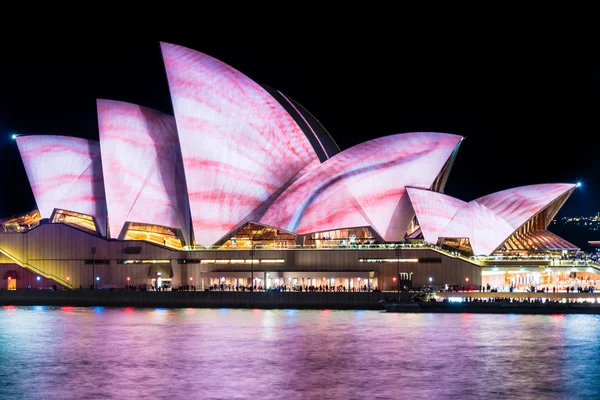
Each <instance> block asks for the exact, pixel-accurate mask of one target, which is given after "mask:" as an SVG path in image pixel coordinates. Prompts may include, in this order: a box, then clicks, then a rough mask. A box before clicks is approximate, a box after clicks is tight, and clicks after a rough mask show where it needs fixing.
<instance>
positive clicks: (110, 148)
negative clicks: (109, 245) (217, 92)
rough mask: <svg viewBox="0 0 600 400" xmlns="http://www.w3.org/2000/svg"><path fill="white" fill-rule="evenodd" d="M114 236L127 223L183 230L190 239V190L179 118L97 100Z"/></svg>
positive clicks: (108, 202) (139, 107)
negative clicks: (177, 124) (184, 169)
mask: <svg viewBox="0 0 600 400" xmlns="http://www.w3.org/2000/svg"><path fill="white" fill-rule="evenodd" d="M98 128H99V131H100V146H101V149H102V168H103V170H104V177H105V178H104V181H105V188H106V202H107V208H108V217H109V218H108V220H109V226H110V236H111V237H115V238H116V237H119V235H120V233H121V230H122V229H123V226H124V225H125V223H126V222H138V223H145V224H153V225H160V226H165V227H169V228H175V229H180V230H181V232H182V233H183V236H184V238H185V240H186V242H188V243H189V232H188V231H189V229H188V225H189V224H188V223H187V220H186V216H187V215H188V209H189V208H188V205H187V195H186V189H185V177H184V174H183V163H182V161H181V155H180V150H179V141H178V137H177V129H176V127H175V119H174V118H173V117H171V116H169V115H165V114H162V113H160V112H158V111H154V110H151V109H148V108H145V107H141V106H138V105H134V104H129V103H123V102H118V101H111V100H98Z"/></svg>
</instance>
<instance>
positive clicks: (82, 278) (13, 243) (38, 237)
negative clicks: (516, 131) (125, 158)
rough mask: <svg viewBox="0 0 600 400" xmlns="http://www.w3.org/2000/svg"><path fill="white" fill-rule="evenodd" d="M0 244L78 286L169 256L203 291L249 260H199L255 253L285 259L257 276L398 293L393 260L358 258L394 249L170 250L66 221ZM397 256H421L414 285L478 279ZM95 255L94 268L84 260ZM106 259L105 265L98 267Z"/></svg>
mask: <svg viewBox="0 0 600 400" xmlns="http://www.w3.org/2000/svg"><path fill="white" fill-rule="evenodd" d="M92 248H96V253H95V254H94V255H92ZM0 249H2V250H4V251H6V252H8V253H9V254H10V255H11V256H13V257H15V258H17V259H18V260H20V261H22V262H24V263H28V264H31V265H33V266H34V267H36V268H39V269H41V270H42V271H44V272H45V273H48V274H52V275H55V276H57V277H61V278H62V279H66V278H67V277H69V282H71V283H72V284H73V286H74V287H75V288H79V287H80V286H81V287H84V288H86V287H89V286H90V284H91V283H92V281H93V278H94V276H99V277H100V282H99V284H100V286H101V287H111V286H112V287H122V286H125V285H126V284H127V283H128V281H127V277H130V279H131V280H130V281H129V282H130V283H131V284H134V285H140V284H143V283H146V284H149V283H150V279H151V278H150V277H149V273H148V271H149V268H150V264H122V263H120V261H122V260H138V261H141V260H158V261H160V260H167V262H168V263H170V264H171V267H172V269H173V273H174V276H173V280H172V284H173V285H175V286H179V285H180V284H189V283H190V280H189V278H190V277H192V281H191V282H193V284H194V285H196V287H197V288H200V287H201V282H202V279H203V278H204V279H205V282H207V280H206V273H209V272H215V271H219V272H222V273H223V275H227V273H228V272H230V273H236V274H237V273H239V272H240V271H245V272H246V274H247V275H248V277H249V276H250V270H251V264H216V263H215V264H201V263H200V262H199V260H206V259H214V260H219V259H247V260H250V259H252V258H253V259H255V260H256V259H271V260H272V259H283V260H284V262H283V263H281V264H254V272H255V276H260V274H262V273H264V272H273V273H282V272H284V271H288V272H290V271H291V272H302V273H303V275H304V276H306V275H307V274H315V275H318V274H319V273H323V272H330V273H337V274H338V276H339V275H342V274H345V273H347V275H349V277H352V276H355V275H357V273H358V272H361V273H368V274H370V276H373V277H375V278H377V284H378V287H379V289H381V290H394V291H395V290H397V281H396V282H394V281H393V278H394V277H395V276H396V274H397V272H398V265H397V263H395V262H392V263H389V262H359V260H360V259H367V258H368V259H390V258H391V259H396V258H398V255H397V254H398V253H397V252H396V250H394V249H389V250H388V249H360V250H358V249H322V250H318V249H314V250H308V249H306V250H304V249H303V250H256V251H255V253H254V255H253V256H252V255H251V252H250V251H249V250H220V251H214V250H212V251H211V250H209V251H175V250H171V249H169V248H166V247H163V246H160V245H155V244H152V243H146V242H142V241H118V240H106V239H104V238H101V237H97V236H94V235H92V234H89V233H87V232H84V231H81V230H78V229H76V228H73V227H70V226H68V225H64V224H41V225H39V226H38V227H36V228H34V229H32V230H31V231H29V232H27V233H0ZM399 254H400V255H399V258H402V259H413V258H416V259H420V260H421V261H420V262H418V263H400V272H404V273H412V282H413V285H427V284H429V277H431V278H432V279H433V281H432V284H433V285H434V286H437V287H443V286H444V285H445V284H449V285H451V284H458V285H464V284H465V283H466V282H465V278H467V277H468V278H469V285H474V286H479V285H480V284H481V268H480V267H478V266H476V265H474V264H471V263H469V262H466V261H464V260H462V259H459V258H454V257H450V256H447V255H444V254H441V253H438V252H436V251H433V250H430V249H402V250H400V253H399ZM92 259H93V260H95V264H94V265H92V264H91V263H86V261H85V260H88V261H91V260H92ZM106 261H108V264H103V262H106ZM184 261H186V262H185V263H184ZM3 264H10V265H11V267H10V268H13V269H14V267H13V266H12V265H14V261H12V260H10V259H8V258H7V257H4V256H0V265H3ZM203 274H205V275H204V276H203ZM232 275H233V274H232ZM24 276H25V275H24ZM3 277H4V276H3V275H2V277H1V278H3ZM28 279H29V278H28ZM30 283H31V282H30ZM33 283H36V282H33ZM205 284H206V283H205ZM25 286H26V284H25V281H23V282H18V287H25ZM0 287H6V282H4V281H0Z"/></svg>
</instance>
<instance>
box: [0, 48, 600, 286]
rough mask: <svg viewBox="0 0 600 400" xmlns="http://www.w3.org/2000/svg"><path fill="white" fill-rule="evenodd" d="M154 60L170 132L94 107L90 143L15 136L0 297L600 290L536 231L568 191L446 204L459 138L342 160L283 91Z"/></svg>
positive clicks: (386, 145)
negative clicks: (576, 283) (22, 174)
mask: <svg viewBox="0 0 600 400" xmlns="http://www.w3.org/2000/svg"><path fill="white" fill-rule="evenodd" d="M161 46H162V53H163V58H164V63H165V67H166V72H167V78H168V83H169V88H170V92H171V99H172V103H173V110H174V117H172V116H169V115H165V114H162V113H160V112H157V111H154V110H151V109H148V108H144V107H140V106H137V105H134V104H128V103H122V102H117V101H112V100H98V102H97V105H98V127H99V142H97V141H90V140H85V139H80V138H74V137H65V136H47V135H31V136H20V137H17V138H16V142H17V145H18V148H19V151H20V153H21V157H22V160H23V163H24V165H25V170H26V172H27V176H28V178H29V182H30V184H31V188H32V190H33V194H34V197H35V200H36V203H37V207H38V209H37V210H35V211H32V212H30V213H28V214H24V215H18V216H14V217H12V218H8V219H5V220H3V221H0V224H1V225H0V274H1V275H2V277H1V278H2V281H0V287H2V288H6V287H7V286H8V287H10V288H24V287H26V286H27V285H31V286H32V287H49V286H51V285H53V284H55V283H56V284H57V285H59V286H62V287H64V288H79V287H80V286H82V287H89V285H90V284H91V283H92V282H93V281H94V280H96V281H97V283H98V284H99V286H100V287H104V288H108V287H123V286H124V285H126V284H128V283H129V284H132V285H141V284H148V285H150V284H152V283H154V280H155V279H157V278H159V277H160V279H161V280H162V281H165V282H169V281H170V283H171V284H172V285H173V286H174V287H177V286H179V285H185V284H193V285H195V286H196V288H198V289H200V288H203V287H207V286H209V285H212V284H216V283H224V284H225V285H227V284H231V285H250V284H251V278H252V277H254V279H255V284H257V285H260V286H263V287H265V286H266V287H273V286H276V285H282V284H286V285H288V286H294V285H298V284H302V285H315V286H320V285H323V286H325V285H327V286H332V285H333V286H344V287H346V288H352V287H354V288H357V287H363V286H364V285H368V286H369V287H370V288H374V287H378V288H379V289H382V290H396V288H397V285H398V284H399V283H400V282H402V284H403V285H404V284H406V285H408V284H410V283H412V284H413V285H424V284H429V283H431V284H433V285H434V286H438V287H439V286H442V287H443V286H444V285H454V284H458V285H465V284H468V285H469V286H471V285H472V286H478V285H480V284H482V283H491V284H492V285H496V286H501V285H504V284H505V283H509V284H510V282H513V283H515V284H517V285H519V284H523V285H525V284H529V283H532V282H534V283H539V284H552V283H554V282H556V280H557V279H560V280H565V279H566V275H569V276H571V277H574V276H578V277H582V276H584V277H587V276H595V275H593V274H594V273H595V272H597V271H596V269H595V267H590V266H588V265H585V266H576V268H578V270H577V273H578V275H574V274H573V271H574V269H573V265H572V263H569V262H566V261H560V258H561V257H562V258H564V256H565V255H566V254H568V253H569V252H575V251H577V250H578V249H577V248H576V247H575V246H574V245H572V244H571V243H569V242H567V241H565V240H564V239H561V238H560V237H558V236H556V235H554V234H553V233H551V232H549V231H548V230H547V229H546V228H547V226H548V224H549V223H550V222H551V221H552V219H553V218H554V216H555V215H556V213H557V212H558V210H559V209H560V207H561V206H562V205H563V204H564V202H565V201H566V200H567V198H568V197H569V196H570V194H571V193H572V192H573V190H574V188H575V186H574V185H572V184H543V185H532V186H525V187H519V188H515V189H509V190H504V191H501V192H498V193H494V194H491V195H488V196H484V197H481V198H479V199H476V200H473V201H470V202H463V201H461V200H458V199H455V198H452V197H449V196H447V195H444V194H442V193H443V190H444V186H445V184H446V181H447V179H448V175H449V173H450V170H451V168H452V164H453V161H454V158H455V156H456V154H457V151H458V148H459V146H460V143H461V141H462V139H463V138H462V137H461V136H457V135H451V134H443V133H430V132H416V133H404V134H397V135H391V136H386V137H381V138H378V139H374V140H371V141H368V142H365V143H362V144H359V145H356V146H354V147H352V148H349V149H347V150H344V151H340V149H339V148H338V146H337V145H336V143H335V142H334V141H333V139H332V138H331V137H330V136H329V134H328V133H327V131H326V130H325V129H324V128H323V126H321V125H320V123H319V122H318V121H317V120H316V119H315V118H314V117H313V116H312V115H311V114H310V113H309V112H308V111H306V110H305V109H304V108H303V107H302V106H301V105H300V104H298V103H297V102H295V101H294V100H293V99H291V98H290V97H288V96H286V95H285V94H283V93H281V92H279V91H277V90H275V89H272V88H269V87H263V86H260V85H259V84H257V83H255V82H253V81H252V80H250V79H249V78H248V77H246V76H245V75H243V74H241V73H240V72H238V71H236V70H235V69H233V68H231V67H229V66H228V65H226V64H224V63H222V62H220V61H218V60H215V59H214V58H211V57H209V56H207V55H204V54H202V53H199V52H196V51H192V50H189V49H186V48H183V47H180V46H176V45H171V44H166V43H163V44H162V45H161ZM4 173H6V171H4ZM561 274H562V275H561ZM565 274H566V275H565ZM96 277H97V278H96Z"/></svg>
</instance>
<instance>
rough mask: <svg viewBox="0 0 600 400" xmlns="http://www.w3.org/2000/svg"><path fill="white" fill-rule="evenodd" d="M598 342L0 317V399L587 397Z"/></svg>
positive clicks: (596, 332)
mask: <svg viewBox="0 0 600 400" xmlns="http://www.w3.org/2000/svg"><path fill="white" fill-rule="evenodd" d="M599 339H600V316H599V315H513V314H507V315H486V314H402V313H385V312H380V311H333V310H302V311H301V310H250V309H248V310H236V309H134V308H102V307H95V308H94V307H93V308H83V307H82V308H77V307H43V306H35V307H0V398H1V399H36V398H39V399H42V398H43V399H85V398H89V399H94V398H114V399H117V398H118V399H129V398H146V397H147V398H160V399H163V398H164V399H166V398H198V399H199V398H223V399H230V398H263V399H280V398H285V399H288V400H289V399H297V398H311V399H312V398H315V399H316V398H344V399H345V398H380V399H399V398H402V399H432V398H438V399H439V398H441V399H446V398H457V399H458V398H461V399H465V398H466V399H469V398H485V399H515V398H535V399H557V398H569V399H579V398H581V399H593V398H600V368H599V367H598V357H599V355H600V340H599Z"/></svg>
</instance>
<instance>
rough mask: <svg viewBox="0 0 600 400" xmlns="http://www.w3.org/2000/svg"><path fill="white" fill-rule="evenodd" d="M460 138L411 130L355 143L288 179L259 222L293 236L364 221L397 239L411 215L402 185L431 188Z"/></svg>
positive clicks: (353, 225)
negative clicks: (294, 179) (295, 179)
mask: <svg viewBox="0 0 600 400" xmlns="http://www.w3.org/2000/svg"><path fill="white" fill-rule="evenodd" d="M460 141H461V137H460V136H457V135H448V134H442V133H430V132H417V133H405V134H399V135H392V136H386V137H383V138H378V139H374V140H371V141H368V142H365V143H361V144H359V145H356V146H354V147H352V148H350V149H348V150H345V151H343V152H341V153H338V154H336V155H335V156H333V157H332V158H330V159H329V160H327V161H325V162H324V163H323V164H321V166H319V167H318V168H315V169H314V170H312V171H310V172H308V173H307V174H306V175H304V176H302V177H301V178H300V179H298V181H296V182H295V183H293V184H292V185H291V186H290V187H289V188H288V189H287V190H286V191H284V192H283V194H282V195H281V196H280V197H279V198H278V199H277V200H276V201H275V202H274V203H273V205H272V206H271V207H270V208H269V209H268V210H267V212H266V213H265V215H264V217H263V218H262V219H261V221H260V222H261V223H264V224H266V225H271V226H277V227H280V228H282V229H285V230H288V231H291V232H296V233H298V234H305V233H312V232H320V231H325V230H334V229H342V228H350V227H358V226H365V225H368V226H371V227H372V228H374V229H375V230H376V231H377V232H378V233H379V235H381V236H382V237H383V238H384V239H385V240H386V241H396V240H401V239H402V238H403V237H404V234H405V233H406V229H407V228H408V225H409V223H410V219H411V218H412V216H413V215H414V214H413V213H412V210H410V203H409V202H408V199H407V198H405V194H404V193H405V189H404V188H405V186H415V187H421V188H425V189H427V188H429V187H431V185H432V184H433V182H434V180H435V178H436V177H437V176H438V174H439V173H440V171H441V169H442V168H443V166H444V164H445V163H446V161H447V160H448V158H449V157H450V156H451V155H452V153H453V151H454V149H455V148H456V146H457V145H458V144H459V143H460ZM403 199H404V200H403ZM407 207H408V209H407Z"/></svg>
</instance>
